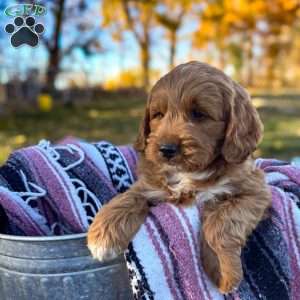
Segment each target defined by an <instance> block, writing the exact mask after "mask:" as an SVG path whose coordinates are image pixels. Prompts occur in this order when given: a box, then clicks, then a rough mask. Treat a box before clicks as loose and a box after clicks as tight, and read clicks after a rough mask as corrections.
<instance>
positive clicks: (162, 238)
mask: <svg viewBox="0 0 300 300" xmlns="http://www.w3.org/2000/svg"><path fill="white" fill-rule="evenodd" d="M136 161H137V157H136V154H135V152H134V150H133V149H132V148H131V147H130V146H120V147H116V146H114V145H112V144H110V143H108V142H104V141H102V142H99V143H93V144H89V143H85V142H83V141H79V140H74V139H67V140H64V141H63V142H62V143H61V144H60V145H51V144H50V143H49V142H48V141H41V142H40V143H39V144H38V145H37V146H33V147H29V148H25V149H21V150H18V151H15V152H13V153H12V154H11V156H10V158H9V159H8V161H7V163H6V164H5V165H3V166H2V167H1V168H0V207H1V209H0V230H1V232H4V233H10V234H20V235H62V234H68V233H79V232H85V231H86V230H87V228H88V226H89V224H90V223H91V222H92V220H93V217H94V216H95V214H96V212H97V211H98V210H99V209H101V206H102V205H103V204H105V203H106V202H107V201H109V200H110V199H111V198H112V197H113V196H114V195H115V194H116V193H118V192H124V191H125V190H126V189H128V188H129V187H130V185H131V184H132V183H133V182H134V180H136V174H135V169H136ZM256 164H257V167H259V168H262V169H263V170H264V171H265V173H266V180H267V182H268V184H269V185H270V188H271V191H272V195H273V202H272V207H271V208H270V214H269V217H268V218H267V219H265V220H263V221H262V222H261V223H260V224H259V226H258V227H257V229H256V230H255V232H253V234H252V235H251V236H250V237H249V240H248V242H247V245H246V246H245V248H244V249H243V253H242V261H243V269H244V274H245V276H244V280H243V281H242V283H241V285H240V287H239V289H238V290H237V291H235V292H234V293H232V294H230V295H226V296H222V295H221V294H219V293H218V291H217V290H216V288H215V287H214V286H213V285H212V284H211V282H210V281H209V280H208V278H207V277H206V275H205V273H204V272H203V269H202V267H201V264H200V263H199V256H200V255H199V254H200V252H199V251H200V250H199V240H198V239H199V232H200V228H201V224H200V222H199V220H200V215H201V207H196V206H194V207H190V208H178V207H174V206H172V205H169V204H160V205H159V206H157V207H154V208H152V210H151V212H150V214H149V216H148V218H147V219H146V221H145V223H144V224H143V226H142V227H141V228H140V230H139V232H138V233H137V235H136V236H135V238H134V240H133V241H132V243H131V244H130V245H129V248H128V250H127V251H126V253H125V258H126V262H127V266H128V273H129V277H130V281H131V286H132V291H133V294H134V296H135V298H136V299H154V300H169V299H170V300H171V299H180V300H181V299H197V300H199V299H200V300H201V299H224V298H225V299H237V300H240V299H241V300H243V299H245V300H246V299H247V300H248V299H272V300H277V299H278V300H285V299H300V281H299V278H300V210H299V206H300V201H299V199H300V168H297V167H296V166H293V165H291V164H289V163H287V162H282V161H278V160H271V159H258V160H257V161H256Z"/></svg>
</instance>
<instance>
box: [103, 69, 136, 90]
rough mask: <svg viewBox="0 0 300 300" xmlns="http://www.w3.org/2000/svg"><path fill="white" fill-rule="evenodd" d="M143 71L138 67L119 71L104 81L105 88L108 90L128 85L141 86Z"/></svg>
mask: <svg viewBox="0 0 300 300" xmlns="http://www.w3.org/2000/svg"><path fill="white" fill-rule="evenodd" d="M141 78H142V76H141V72H140V71H139V70H136V69H130V70H125V71H122V72H121V73H119V74H118V75H117V76H115V77H112V78H109V79H108V80H106V81H105V82H104V88H105V89H108V90H114V89H118V88H128V87H140V86H141V84H142V82H141Z"/></svg>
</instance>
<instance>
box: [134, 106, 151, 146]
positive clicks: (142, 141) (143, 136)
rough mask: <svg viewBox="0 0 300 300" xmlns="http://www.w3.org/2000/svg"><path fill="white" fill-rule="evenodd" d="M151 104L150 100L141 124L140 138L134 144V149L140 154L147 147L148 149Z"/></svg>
mask: <svg viewBox="0 0 300 300" xmlns="http://www.w3.org/2000/svg"><path fill="white" fill-rule="evenodd" d="M149 103H150V100H148V103H147V106H146V109H145V113H144V117H143V119H142V121H141V124H140V129H139V132H138V136H137V139H136V141H135V143H134V148H135V150H136V151H138V152H144V150H145V147H146V141H147V137H148V135H149V133H150V109H149V106H150V105H149Z"/></svg>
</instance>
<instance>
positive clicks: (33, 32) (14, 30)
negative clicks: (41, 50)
mask: <svg viewBox="0 0 300 300" xmlns="http://www.w3.org/2000/svg"><path fill="white" fill-rule="evenodd" d="M44 30H45V28H44V25H43V24H40V23H38V24H36V23H35V19H34V17H32V16H29V17H26V18H25V17H20V16H19V17H16V18H15V19H14V24H12V23H9V24H7V25H6V26H5V31H6V32H7V33H9V34H11V38H10V42H11V44H12V46H14V47H19V46H21V45H23V44H27V45H28V46H31V47H35V46H37V44H38V43H39V35H40V34H42V33H43V32H44Z"/></svg>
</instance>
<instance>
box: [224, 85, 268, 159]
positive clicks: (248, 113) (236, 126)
mask: <svg viewBox="0 0 300 300" xmlns="http://www.w3.org/2000/svg"><path fill="white" fill-rule="evenodd" d="M233 84H234V97H233V99H232V100H233V101H232V102H231V105H230V114H229V122H228V124H227V130H226V136H225V140H224V144H223V148H222V155H223V157H224V159H225V160H226V161H227V162H229V163H241V162H243V161H244V160H245V159H246V158H247V157H248V156H249V154H251V153H252V152H253V151H254V150H255V149H256V146H257V144H258V143H259V142H260V139H261V137H262V132H263V125H262V123H261V121H260V118H259V116H258V113H257V111H256V109H255V108H254V106H253V104H252V103H251V100H250V96H249V94H248V93H247V92H246V91H245V89H244V88H242V87H241V86H240V85H239V84H237V83H235V82H234V83H233Z"/></svg>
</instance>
